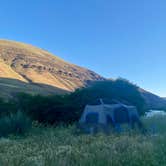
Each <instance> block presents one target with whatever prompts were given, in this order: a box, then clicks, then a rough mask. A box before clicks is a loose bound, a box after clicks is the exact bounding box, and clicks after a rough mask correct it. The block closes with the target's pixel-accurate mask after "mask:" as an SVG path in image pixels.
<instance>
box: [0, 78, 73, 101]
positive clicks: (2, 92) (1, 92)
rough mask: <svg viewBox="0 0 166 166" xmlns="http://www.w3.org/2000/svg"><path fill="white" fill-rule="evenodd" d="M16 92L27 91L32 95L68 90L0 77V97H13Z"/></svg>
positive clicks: (61, 92)
mask: <svg viewBox="0 0 166 166" xmlns="http://www.w3.org/2000/svg"><path fill="white" fill-rule="evenodd" d="M18 93H29V94H32V95H36V94H40V95H55V94H65V93H70V92H69V91H67V90H64V89H61V88H58V87H54V86H51V85H47V84H40V83H26V82H23V81H21V80H17V79H11V78H2V77H1V78H0V97H2V98H13V97H15V96H16V95H17V94H18Z"/></svg>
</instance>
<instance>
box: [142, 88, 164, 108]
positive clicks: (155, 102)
mask: <svg viewBox="0 0 166 166" xmlns="http://www.w3.org/2000/svg"><path fill="white" fill-rule="evenodd" d="M140 92H141V94H142V96H143V98H144V99H145V101H146V104H147V106H148V108H149V109H161V110H166V100H165V99H164V98H162V97H159V96H157V95H155V94H153V93H150V92H148V91H145V90H143V89H140Z"/></svg>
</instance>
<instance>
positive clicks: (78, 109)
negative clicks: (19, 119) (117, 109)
mask: <svg viewBox="0 0 166 166" xmlns="http://www.w3.org/2000/svg"><path fill="white" fill-rule="evenodd" d="M98 98H108V99H116V100H118V101H121V102H123V103H124V102H126V103H128V104H130V105H135V106H136V107H137V109H138V111H139V113H140V114H143V113H144V111H145V102H144V100H143V98H142V96H141V94H140V92H139V88H138V87H137V86H136V85H134V84H132V83H130V82H129V81H127V80H125V79H117V80H115V81H112V80H109V81H97V82H92V83H91V84H90V85H89V86H88V87H86V88H82V89H78V90H76V91H75V92H73V93H70V94H66V95H59V96H40V95H37V96H30V95H28V94H20V95H19V96H18V100H17V101H18V103H17V106H18V108H19V109H21V110H22V111H24V112H25V113H27V114H28V115H29V116H30V117H31V118H32V119H34V120H37V121H38V122H42V123H49V124H60V123H63V124H71V123H73V122H77V121H78V120H79V118H80V116H81V114H82V111H83V109H84V107H85V105H86V104H89V103H92V102H93V101H95V100H96V99H98Z"/></svg>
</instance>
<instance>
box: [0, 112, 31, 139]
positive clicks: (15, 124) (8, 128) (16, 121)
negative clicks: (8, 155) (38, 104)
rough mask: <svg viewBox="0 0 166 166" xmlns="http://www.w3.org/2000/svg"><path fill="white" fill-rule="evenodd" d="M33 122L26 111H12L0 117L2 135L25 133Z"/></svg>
mask: <svg viewBox="0 0 166 166" xmlns="http://www.w3.org/2000/svg"><path fill="white" fill-rule="evenodd" d="M31 124H32V122H31V120H30V119H29V118H28V117H27V116H26V115H25V114H24V113H22V112H20V111H18V112H16V113H11V114H10V115H8V116H4V117H1V118H0V136H1V137H2V136H3V137H4V136H8V135H10V134H25V133H26V132H27V131H28V130H29V129H30V128H31Z"/></svg>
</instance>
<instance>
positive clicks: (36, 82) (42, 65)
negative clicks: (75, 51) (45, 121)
mask: <svg viewBox="0 0 166 166" xmlns="http://www.w3.org/2000/svg"><path fill="white" fill-rule="evenodd" d="M88 80H89V81H101V80H106V79H105V78H104V77H102V76H100V75H98V74H96V73H95V72H93V71H90V70H88V69H85V68H83V67H79V66H77V65H74V64H71V63H68V62H66V61H64V60H63V59H61V58H59V57H57V56H55V55H53V54H50V53H49V52H47V51H45V50H43V49H40V48H37V47H34V46H32V45H28V44H24V43H20V42H15V41H8V40H0V91H1V93H0V97H3V98H11V97H13V96H15V94H17V93H18V92H25V93H30V94H41V95H52V94H64V93H68V92H71V91H74V90H75V89H77V88H80V87H84V86H86V85H87V81H88ZM112 81H113V80H112ZM140 93H141V94H142V96H143V98H144V99H145V101H146V104H147V106H148V108H149V109H165V108H166V100H165V99H163V98H160V97H159V96H157V95H154V94H152V93H150V92H147V91H145V90H143V89H140Z"/></svg>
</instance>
